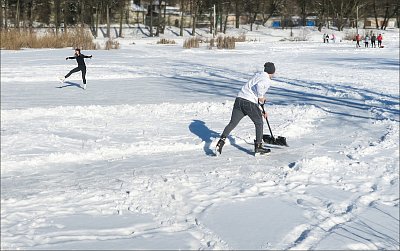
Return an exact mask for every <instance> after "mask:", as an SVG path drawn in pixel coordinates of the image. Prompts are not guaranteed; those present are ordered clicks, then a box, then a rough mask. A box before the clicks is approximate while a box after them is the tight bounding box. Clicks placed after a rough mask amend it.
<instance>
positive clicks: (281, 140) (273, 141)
mask: <svg viewBox="0 0 400 251" xmlns="http://www.w3.org/2000/svg"><path fill="white" fill-rule="evenodd" d="M263 141H264V142H265V143H266V144H270V145H278V146H289V145H288V144H287V142H286V138H285V137H281V136H278V137H277V138H274V137H272V136H271V135H268V134H264V135H263Z"/></svg>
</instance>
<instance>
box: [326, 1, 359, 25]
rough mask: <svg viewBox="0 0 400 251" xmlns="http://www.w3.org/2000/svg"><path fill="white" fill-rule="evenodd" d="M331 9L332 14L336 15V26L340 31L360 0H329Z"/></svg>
mask: <svg viewBox="0 0 400 251" xmlns="http://www.w3.org/2000/svg"><path fill="white" fill-rule="evenodd" d="M329 2H330V4H331V7H332V9H333V15H334V17H336V26H337V28H338V30H339V31H342V30H343V28H344V26H345V24H346V21H348V20H349V18H350V16H351V15H354V13H355V12H356V8H357V6H358V5H360V3H361V2H362V1H361V0H329Z"/></svg>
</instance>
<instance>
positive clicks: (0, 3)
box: [0, 0, 3, 30]
mask: <svg viewBox="0 0 400 251" xmlns="http://www.w3.org/2000/svg"><path fill="white" fill-rule="evenodd" d="M2 6H3V0H1V1H0V30H1V29H3V8H2Z"/></svg>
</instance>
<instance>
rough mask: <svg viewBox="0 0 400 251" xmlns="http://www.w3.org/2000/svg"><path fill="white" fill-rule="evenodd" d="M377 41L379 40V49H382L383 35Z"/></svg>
mask: <svg viewBox="0 0 400 251" xmlns="http://www.w3.org/2000/svg"><path fill="white" fill-rule="evenodd" d="M377 39H378V47H379V48H381V47H382V40H383V37H382V34H379V35H378V37H377Z"/></svg>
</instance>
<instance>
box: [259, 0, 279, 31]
mask: <svg viewBox="0 0 400 251" xmlns="http://www.w3.org/2000/svg"><path fill="white" fill-rule="evenodd" d="M283 3H284V0H269V4H266V8H265V10H264V12H263V25H265V23H266V22H267V21H268V20H269V19H270V18H271V17H272V16H273V15H275V14H277V13H279V11H280V9H281V8H282V6H283Z"/></svg>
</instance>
